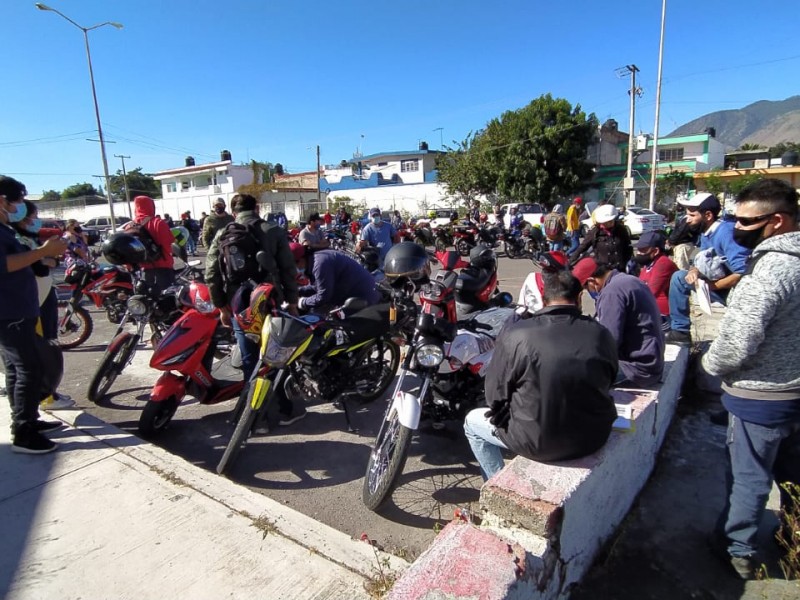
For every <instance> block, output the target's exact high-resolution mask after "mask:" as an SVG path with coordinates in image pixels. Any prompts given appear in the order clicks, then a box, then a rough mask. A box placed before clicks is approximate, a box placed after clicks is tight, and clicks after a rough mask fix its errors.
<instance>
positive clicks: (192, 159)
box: [186, 156, 194, 167]
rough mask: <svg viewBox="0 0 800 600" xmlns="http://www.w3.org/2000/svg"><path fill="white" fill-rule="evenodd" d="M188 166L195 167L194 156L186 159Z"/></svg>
mask: <svg viewBox="0 0 800 600" xmlns="http://www.w3.org/2000/svg"><path fill="white" fill-rule="evenodd" d="M186 166H187V167H193V166H194V156H187V157H186Z"/></svg>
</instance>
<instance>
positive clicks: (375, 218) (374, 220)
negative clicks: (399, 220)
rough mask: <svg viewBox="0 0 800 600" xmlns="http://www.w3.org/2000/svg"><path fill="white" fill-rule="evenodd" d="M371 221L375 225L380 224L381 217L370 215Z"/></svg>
mask: <svg viewBox="0 0 800 600" xmlns="http://www.w3.org/2000/svg"><path fill="white" fill-rule="evenodd" d="M372 222H373V224H375V225H380V224H381V218H380V217H377V216H375V217H372Z"/></svg>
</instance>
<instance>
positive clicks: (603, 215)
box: [592, 204, 619, 223]
mask: <svg viewBox="0 0 800 600" xmlns="http://www.w3.org/2000/svg"><path fill="white" fill-rule="evenodd" d="M617 216H619V210H617V207H616V206H614V205H613V204H603V206H598V207H597V208H595V209H594V213H592V218H594V222H595V223H610V222H611V221H613V220H614V219H616V218H617Z"/></svg>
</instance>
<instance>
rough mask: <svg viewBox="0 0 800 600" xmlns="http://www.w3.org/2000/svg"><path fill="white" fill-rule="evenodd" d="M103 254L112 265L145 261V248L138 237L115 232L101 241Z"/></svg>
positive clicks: (135, 263)
mask: <svg viewBox="0 0 800 600" xmlns="http://www.w3.org/2000/svg"><path fill="white" fill-rule="evenodd" d="M102 252H103V256H104V257H105V259H106V260H107V261H108V262H110V263H111V264H112V265H138V264H141V263H143V262H145V258H146V257H147V250H146V249H145V247H144V244H142V242H141V241H140V240H139V238H137V237H134V236H132V235H130V234H129V233H115V234H113V235H111V236H109V238H108V239H107V240H106V241H105V242H103V247H102Z"/></svg>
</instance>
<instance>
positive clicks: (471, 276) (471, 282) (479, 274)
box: [456, 267, 492, 293]
mask: <svg viewBox="0 0 800 600" xmlns="http://www.w3.org/2000/svg"><path fill="white" fill-rule="evenodd" d="M491 278H492V271H490V270H489V269H476V268H475V267H467V268H466V269H464V270H463V271H461V273H459V275H458V280H457V281H456V291H457V292H470V293H475V292H479V291H480V290H482V289H483V288H484V287H486V284H488V283H489V280H490V279H491Z"/></svg>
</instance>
